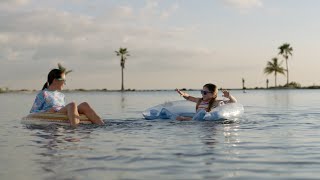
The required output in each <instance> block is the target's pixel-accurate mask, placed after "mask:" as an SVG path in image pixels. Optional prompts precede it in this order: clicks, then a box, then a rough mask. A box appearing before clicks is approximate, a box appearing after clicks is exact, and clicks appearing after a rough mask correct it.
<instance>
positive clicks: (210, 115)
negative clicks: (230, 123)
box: [142, 100, 244, 121]
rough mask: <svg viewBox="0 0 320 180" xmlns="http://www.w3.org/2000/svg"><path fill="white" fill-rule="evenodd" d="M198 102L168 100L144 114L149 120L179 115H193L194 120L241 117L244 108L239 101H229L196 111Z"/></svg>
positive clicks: (173, 118)
mask: <svg viewBox="0 0 320 180" xmlns="http://www.w3.org/2000/svg"><path fill="white" fill-rule="evenodd" d="M195 106H196V104H195V103H193V102H190V101H185V100H182V101H172V102H166V103H163V104H160V105H157V106H154V107H151V108H148V109H147V110H145V111H144V112H143V113H142V115H143V117H144V118H145V119H147V120H153V119H172V120H175V119H176V117H177V116H187V117H192V119H193V120H208V121H210V120H211V121H212V120H223V119H229V120H231V119H234V118H237V117H240V116H241V115H242V114H243V112H244V108H243V106H242V105H241V104H239V103H229V104H225V105H222V106H219V107H216V108H214V109H212V110H211V111H210V112H206V111H205V110H200V111H198V112H197V113H195Z"/></svg>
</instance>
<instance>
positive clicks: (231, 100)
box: [222, 89, 237, 103]
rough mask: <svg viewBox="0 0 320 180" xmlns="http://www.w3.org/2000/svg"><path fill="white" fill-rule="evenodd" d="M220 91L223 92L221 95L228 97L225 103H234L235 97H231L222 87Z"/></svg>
mask: <svg viewBox="0 0 320 180" xmlns="http://www.w3.org/2000/svg"><path fill="white" fill-rule="evenodd" d="M222 93H223V97H226V98H228V99H229V101H227V103H236V102H237V99H236V98H235V97H233V96H232V95H231V94H230V93H229V91H227V90H225V89H223V90H222Z"/></svg>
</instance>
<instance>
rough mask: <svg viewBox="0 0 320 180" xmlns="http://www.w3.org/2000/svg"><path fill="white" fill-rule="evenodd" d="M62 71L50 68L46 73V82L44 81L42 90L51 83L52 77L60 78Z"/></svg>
mask: <svg viewBox="0 0 320 180" xmlns="http://www.w3.org/2000/svg"><path fill="white" fill-rule="evenodd" d="M62 73H63V71H61V70H60V69H52V70H51V71H50V72H49V74H48V79H47V82H46V83H44V85H43V88H42V90H44V89H46V88H48V87H49V86H50V84H52V82H53V80H54V79H58V78H61V75H62Z"/></svg>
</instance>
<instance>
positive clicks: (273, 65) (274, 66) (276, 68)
mask: <svg viewBox="0 0 320 180" xmlns="http://www.w3.org/2000/svg"><path fill="white" fill-rule="evenodd" d="M281 64H282V62H281V63H280V64H279V63H278V58H276V57H275V58H272V61H268V63H267V66H266V67H265V68H264V73H265V74H271V73H274V84H275V87H277V73H279V74H283V75H284V74H285V73H284V71H285V69H284V68H283V67H281Z"/></svg>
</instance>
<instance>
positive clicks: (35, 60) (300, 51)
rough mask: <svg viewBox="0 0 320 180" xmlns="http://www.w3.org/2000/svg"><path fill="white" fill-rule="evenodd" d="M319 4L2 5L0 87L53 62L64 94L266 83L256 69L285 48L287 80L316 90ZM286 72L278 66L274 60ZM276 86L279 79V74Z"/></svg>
mask: <svg viewBox="0 0 320 180" xmlns="http://www.w3.org/2000/svg"><path fill="white" fill-rule="evenodd" d="M319 8H320V1H318V0H306V1H301V0H281V1H279V0H188V1H186V0H55V1H52V0H0V87H8V88H9V89H36V90H37V89H41V88H42V86H43V84H44V83H45V82H46V78H47V74H48V72H49V71H50V70H51V69H53V68H56V67H57V63H61V64H62V65H63V66H65V67H66V68H67V69H70V70H73V72H72V73H70V74H68V75H67V86H66V87H65V88H67V89H78V88H83V89H104V88H106V89H112V90H117V89H120V88H121V67H120V58H119V57H118V56H116V53H115V51H116V50H118V49H119V48H120V47H125V48H127V49H128V51H129V53H130V56H129V57H128V59H127V61H126V64H125V69H124V79H125V80H124V85H125V88H130V89H174V88H195V89H200V88H202V86H203V85H204V84H206V83H214V84H216V85H217V86H218V87H221V88H241V87H242V78H244V79H245V85H246V86H247V87H265V86H266V79H269V82H270V85H274V76H273V74H271V75H266V74H264V73H263V69H264V68H265V66H266V64H267V62H268V61H271V59H272V58H273V57H278V58H279V59H280V60H283V58H282V57H281V56H279V55H278V52H279V50H278V47H279V46H280V45H282V44H283V43H289V44H290V45H291V46H292V48H293V56H292V57H290V58H289V60H288V63H289V72H290V74H289V75H290V81H295V82H298V83H300V84H301V85H302V86H310V85H314V84H316V85H319V84H320V81H319V75H320V73H319V71H318V69H319V67H320V53H317V52H318V51H319V48H320V33H319V32H320V23H319V22H318V21H317V18H318V17H320V11H319ZM282 65H283V66H284V67H285V62H283V64H282ZM277 81H278V84H280V85H284V84H285V83H286V76H284V75H278V78H277Z"/></svg>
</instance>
